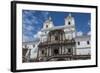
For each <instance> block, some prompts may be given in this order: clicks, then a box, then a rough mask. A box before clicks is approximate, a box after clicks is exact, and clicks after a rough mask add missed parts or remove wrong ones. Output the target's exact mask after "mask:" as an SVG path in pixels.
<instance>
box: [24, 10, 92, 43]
mask: <svg viewBox="0 0 100 73" xmlns="http://www.w3.org/2000/svg"><path fill="white" fill-rule="evenodd" d="M69 13H71V14H72V16H73V17H74V19H75V25H76V31H77V32H80V33H82V34H88V33H89V32H90V20H91V14H90V13H75V12H53V11H35V10H23V11H22V25H23V28H22V32H23V33H22V35H23V42H24V41H33V40H36V38H38V37H34V36H35V35H37V34H38V32H39V31H40V30H41V28H42V27H43V23H44V21H45V20H47V19H48V17H51V18H52V21H53V23H54V26H63V25H64V18H65V17H67V16H68V14H69Z"/></svg>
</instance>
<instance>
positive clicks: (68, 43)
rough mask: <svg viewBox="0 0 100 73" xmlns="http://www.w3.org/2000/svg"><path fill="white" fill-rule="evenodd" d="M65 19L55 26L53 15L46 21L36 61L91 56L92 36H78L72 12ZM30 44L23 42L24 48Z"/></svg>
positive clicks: (75, 58)
mask: <svg viewBox="0 0 100 73" xmlns="http://www.w3.org/2000/svg"><path fill="white" fill-rule="evenodd" d="M64 21H65V23H64V25H63V26H54V24H53V22H52V19H51V17H49V19H48V20H46V21H45V22H44V24H43V28H42V29H41V38H40V41H39V44H38V46H37V48H38V50H37V57H36V61H65V60H78V59H82V60H83V59H90V58H91V39H90V38H91V36H90V35H81V36H77V31H76V28H75V19H74V17H72V15H71V14H69V15H68V16H67V17H66V18H65V19H64ZM28 45H30V44H23V48H24V47H25V46H28ZM31 45H33V44H31ZM30 49H31V48H30ZM33 49H34V47H33ZM28 55H30V54H28ZM33 55H34V54H33Z"/></svg>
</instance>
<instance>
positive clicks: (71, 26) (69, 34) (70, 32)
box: [64, 13, 76, 39]
mask: <svg viewBox="0 0 100 73" xmlns="http://www.w3.org/2000/svg"><path fill="white" fill-rule="evenodd" d="M65 26H66V29H64V31H65V33H66V39H73V38H75V36H76V29H75V20H74V17H72V14H71V13H69V15H68V16H67V17H66V18H65Z"/></svg>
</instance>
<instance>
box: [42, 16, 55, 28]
mask: <svg viewBox="0 0 100 73" xmlns="http://www.w3.org/2000/svg"><path fill="white" fill-rule="evenodd" d="M53 26H54V25H53V21H52V19H51V17H49V18H48V19H47V20H46V21H45V22H44V24H43V29H48V28H52V27H53Z"/></svg>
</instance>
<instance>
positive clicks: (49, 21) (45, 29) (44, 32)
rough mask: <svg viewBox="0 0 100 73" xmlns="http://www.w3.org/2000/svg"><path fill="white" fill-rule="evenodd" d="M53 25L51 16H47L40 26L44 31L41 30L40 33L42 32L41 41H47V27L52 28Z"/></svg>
mask: <svg viewBox="0 0 100 73" xmlns="http://www.w3.org/2000/svg"><path fill="white" fill-rule="evenodd" d="M53 26H54V25H53V21H52V19H51V17H49V18H48V19H47V20H46V21H45V22H44V23H43V28H42V30H44V31H42V33H43V35H42V38H41V40H42V42H43V41H47V35H48V33H49V31H48V30H47V29H50V28H52V27H53Z"/></svg>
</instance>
